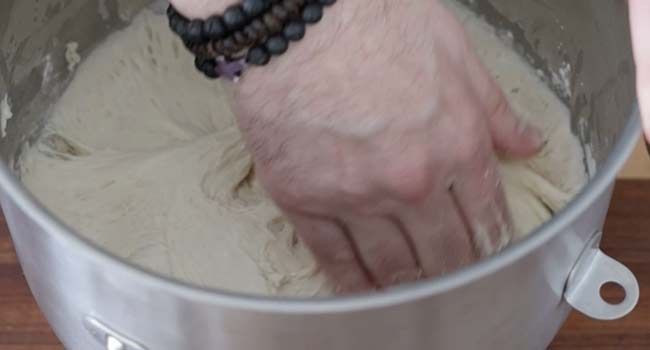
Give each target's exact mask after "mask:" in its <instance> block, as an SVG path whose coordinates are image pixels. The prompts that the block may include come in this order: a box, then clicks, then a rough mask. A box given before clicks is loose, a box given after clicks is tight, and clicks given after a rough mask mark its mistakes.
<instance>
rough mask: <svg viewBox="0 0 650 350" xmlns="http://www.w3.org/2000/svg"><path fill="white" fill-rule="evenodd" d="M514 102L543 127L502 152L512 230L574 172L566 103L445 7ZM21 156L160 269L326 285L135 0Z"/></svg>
mask: <svg viewBox="0 0 650 350" xmlns="http://www.w3.org/2000/svg"><path fill="white" fill-rule="evenodd" d="M456 10H457V11H458V12H459V15H460V16H461V17H462V18H463V21H464V22H465V24H466V26H467V28H468V30H469V33H470V36H471V37H472V38H473V40H474V41H475V42H476V45H477V48H478V50H479V52H480V54H481V57H482V58H483V59H484V61H485V63H486V64H487V65H488V67H489V68H490V71H491V72H492V74H494V75H495V77H496V78H497V79H498V81H499V83H500V84H501V85H502V86H503V88H504V90H505V92H506V93H507V95H508V98H509V99H510V101H511V103H512V105H513V108H514V109H515V110H516V111H517V112H518V113H519V114H520V115H521V116H522V118H525V119H526V120H527V121H528V122H530V123H531V124H534V125H536V126H538V127H539V128H541V129H542V130H543V131H544V134H545V136H546V137H547V138H548V140H549V143H548V145H547V146H546V147H545V149H544V150H543V152H542V153H541V154H540V155H539V156H538V157H536V158H534V159H531V160H527V161H525V162H512V161H506V160H504V161H502V166H501V170H502V172H503V177H504V184H505V191H506V194H507V198H508V202H509V204H510V207H511V209H512V213H513V218H514V223H515V229H516V232H517V236H518V237H522V236H523V235H525V234H526V233H528V232H530V231H531V230H532V229H534V228H535V227H537V226H538V225H540V224H541V223H543V222H544V221H546V220H548V219H549V218H550V217H551V215H552V212H553V211H556V210H558V209H560V208H561V207H562V206H564V205H565V204H566V203H567V202H568V201H569V200H570V199H571V198H572V196H573V195H574V194H575V193H576V192H577V191H578V190H579V189H580V188H581V186H582V185H583V184H584V183H585V182H586V180H587V176H586V174H585V171H584V167H583V161H582V153H581V148H580V144H579V143H578V141H577V139H576V138H575V137H574V136H573V135H572V134H571V132H570V128H569V112H568V110H567V108H566V107H565V106H564V105H563V104H562V103H561V102H560V101H559V100H558V99H557V98H556V96H555V95H554V94H553V93H551V91H550V90H549V89H548V88H547V87H546V85H544V84H543V83H542V82H541V81H540V79H539V78H538V76H537V75H536V74H535V71H534V70H533V69H532V68H531V67H529V66H528V65H527V64H526V63H525V62H524V61H523V60H522V59H520V58H519V56H518V55H517V54H515V53H514V52H513V51H512V50H510V49H509V48H508V46H507V45H506V44H505V43H503V42H502V41H500V40H499V39H498V38H497V36H496V35H495V34H494V31H493V30H492V29H491V28H490V27H488V26H487V24H485V23H483V22H481V21H480V20H478V19H477V18H476V17H475V16H473V15H471V14H470V13H469V12H468V11H466V10H464V9H460V8H456ZM77 69H78V71H77V73H76V77H75V78H74V79H73V81H72V82H71V84H70V86H69V87H68V89H67V90H66V92H65V93H64V94H63V96H62V97H61V99H60V100H59V101H58V103H57V104H56V106H55V107H54V108H53V111H52V115H51V118H50V119H49V120H48V122H47V124H46V126H45V129H44V132H43V134H42V135H41V137H40V138H39V140H38V141H37V142H35V144H34V145H32V146H30V147H29V148H28V149H27V150H26V151H25V152H24V154H23V155H22V157H21V160H20V162H19V163H20V172H21V177H22V180H23V181H24V183H25V184H26V185H27V186H28V188H29V189H30V190H31V191H32V192H33V193H34V194H35V195H36V196H37V197H38V198H39V199H40V200H41V201H42V202H43V203H44V204H45V205H46V206H47V207H48V208H50V209H51V210H52V211H53V212H54V213H55V214H57V215H58V216H59V217H61V218H62V220H63V221H64V222H66V223H67V224H68V225H70V226H71V227H73V228H75V229H76V230H78V231H79V232H80V233H81V234H83V235H84V236H86V237H88V238H89V239H90V240H92V241H94V242H96V243H97V244H99V245H100V246H102V247H104V248H105V249H106V250H108V251H109V252H112V253H114V254H115V255H117V256H120V257H122V258H124V259H126V260H129V261H131V262H133V263H135V264H137V265H139V266H142V267H144V268H146V269H149V270H152V271H155V272H158V273H160V274H163V275H167V276H171V277H173V278H176V279H179V280H183V281H186V282H189V283H193V284H197V285H200V286H206V287H215V288H221V289H226V290H230V291H237V292H244V293H255V294H271V295H284V296H298V297H308V296H315V295H328V294H331V293H332V292H333V289H332V288H331V286H330V285H329V284H328V283H327V281H326V279H325V278H324V277H323V275H322V273H320V272H319V271H318V269H317V266H316V264H315V263H314V260H313V258H312V256H311V255H310V253H309V251H308V250H307V249H306V248H305V247H304V246H303V245H302V244H301V242H300V241H298V240H297V239H296V237H295V236H294V232H293V229H292V228H291V226H290V225H289V224H288V223H287V221H286V220H285V219H284V218H283V217H282V215H281V213H280V212H279V211H278V209H276V207H275V206H274V205H273V203H272V202H271V201H270V200H269V199H268V198H267V197H266V196H265V195H264V192H263V191H262V189H261V188H260V187H259V185H258V183H257V182H256V181H255V178H254V174H253V173H252V162H251V158H250V156H249V154H248V153H247V152H246V150H245V149H244V146H243V143H242V141H241V138H240V134H239V132H238V129H237V128H236V126H235V123H234V120H233V116H232V113H231V112H230V110H229V108H228V105H227V104H226V99H225V98H224V96H225V95H226V94H227V91H226V90H225V89H224V87H222V86H221V85H220V84H219V83H217V82H213V81H208V80H206V79H204V78H203V77H202V76H201V75H200V74H198V73H197V72H196V71H195V69H194V67H193V65H192V58H191V57H190V55H189V54H188V53H187V52H186V51H185V49H184V48H183V46H182V44H181V43H180V42H179V41H178V40H176V39H175V38H174V37H173V36H172V34H171V33H170V32H169V30H168V29H167V25H166V20H165V18H164V17H161V16H159V15H156V14H154V13H152V12H150V11H148V10H145V11H143V12H142V13H141V14H140V15H138V16H137V17H136V18H135V19H134V21H133V23H132V25H130V26H129V27H127V28H126V29H124V30H123V31H121V32H118V33H115V34H114V35H112V36H111V37H110V38H109V39H108V40H106V42H105V43H104V44H103V45H101V46H99V47H98V48H97V49H96V50H94V52H92V54H90V56H89V57H87V58H86V59H85V61H84V62H83V63H82V64H80V65H79V66H78V68H77Z"/></svg>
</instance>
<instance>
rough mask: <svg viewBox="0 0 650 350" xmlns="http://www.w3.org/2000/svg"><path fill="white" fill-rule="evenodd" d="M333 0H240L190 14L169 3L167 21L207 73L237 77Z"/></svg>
mask: <svg viewBox="0 0 650 350" xmlns="http://www.w3.org/2000/svg"><path fill="white" fill-rule="evenodd" d="M335 2H336V0H242V2H241V3H240V4H237V5H232V6H229V7H228V8H227V9H226V10H225V11H224V13H223V14H222V15H214V16H211V17H209V18H208V19H206V20H197V19H195V20H189V19H187V18H185V17H184V16H183V15H181V14H180V13H178V11H176V9H175V8H174V7H173V6H171V5H170V6H169V9H168V10H167V16H168V18H169V26H170V28H171V29H172V31H174V33H176V34H177V35H178V36H179V37H180V38H181V39H182V40H183V43H184V44H185V46H186V47H187V48H188V49H189V50H190V51H191V52H192V53H193V54H194V55H195V56H196V59H195V62H194V63H195V66H196V68H197V69H198V70H199V71H201V72H202V73H203V74H205V75H206V76H207V77H208V78H211V79H217V78H219V77H222V76H223V77H227V78H229V79H231V80H237V79H238V78H239V77H240V76H241V74H242V72H243V70H244V69H245V67H246V66H247V65H254V66H264V65H266V64H267V63H269V62H270V61H271V58H272V57H274V56H280V55H282V54H284V53H285V52H287V50H288V49H289V46H290V43H291V42H295V41H299V40H302V39H303V38H304V37H305V33H306V30H307V26H308V25H314V24H316V23H318V22H319V21H320V20H321V19H322V18H323V11H324V7H327V6H330V5H333V4H334V3H335Z"/></svg>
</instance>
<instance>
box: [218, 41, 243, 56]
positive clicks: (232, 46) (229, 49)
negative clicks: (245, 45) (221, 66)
mask: <svg viewBox="0 0 650 350" xmlns="http://www.w3.org/2000/svg"><path fill="white" fill-rule="evenodd" d="M219 42H221V43H222V45H223V46H222V51H221V53H223V54H226V55H230V54H234V53H236V52H237V51H239V50H241V47H240V46H239V45H237V43H236V42H235V39H234V38H233V37H227V38H225V39H223V40H219Z"/></svg>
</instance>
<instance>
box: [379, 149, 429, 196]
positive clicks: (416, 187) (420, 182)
mask: <svg viewBox="0 0 650 350" xmlns="http://www.w3.org/2000/svg"><path fill="white" fill-rule="evenodd" d="M432 173H433V172H432V168H431V167H430V166H429V161H425V160H424V159H412V160H406V161H404V160H402V161H398V162H396V163H395V164H393V165H391V166H389V167H388V168H387V171H386V179H385V181H386V182H387V185H388V188H389V190H390V191H391V192H393V193H394V194H396V195H397V196H398V197H399V198H400V199H403V200H408V201H420V200H423V199H424V198H426V197H427V196H428V194H429V192H430V191H431V189H432V187H433V180H434V179H433V174H432Z"/></svg>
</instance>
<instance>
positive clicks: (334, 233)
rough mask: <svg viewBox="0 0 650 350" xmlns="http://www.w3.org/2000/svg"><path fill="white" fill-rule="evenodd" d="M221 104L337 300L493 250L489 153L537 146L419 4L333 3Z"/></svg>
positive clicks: (498, 227)
mask: <svg viewBox="0 0 650 350" xmlns="http://www.w3.org/2000/svg"><path fill="white" fill-rule="evenodd" d="M187 1H189V0H187ZM194 1H199V0H194ZM177 2H179V3H180V2H182V0H177ZM198 12H200V11H198ZM198 12H197V13H198ZM233 103H234V106H235V111H236V114H237V115H238V118H239V119H238V120H239V124H240V127H241V129H242V131H243V133H244V137H245V139H246V142H247V144H248V147H249V149H250V151H251V152H252V153H253V155H254V158H255V162H256V173H257V174H258V176H259V179H260V181H261V182H262V184H263V185H264V187H265V188H266V189H267V191H268V193H269V194H270V196H271V197H272V198H273V199H274V200H275V201H276V203H277V204H278V205H279V206H280V207H281V209H282V210H283V211H284V212H285V213H286V215H287V216H288V217H289V219H290V220H291V221H292V223H293V224H294V225H295V227H296V229H297V232H298V234H299V235H300V237H301V239H302V240H303V241H304V242H305V243H306V244H307V245H308V246H309V247H310V248H311V249H312V251H313V253H314V255H315V257H316V258H317V260H318V261H319V263H320V264H321V267H322V268H323V269H324V271H325V272H326V273H328V274H329V276H331V278H332V279H333V280H334V281H336V282H337V283H338V285H339V286H340V290H341V291H342V292H353V291H360V290H367V289H372V288H381V287H387V286H392V285H395V284H398V283H400V282H404V281H412V280H415V279H417V278H419V277H431V276H438V275H440V274H443V273H445V272H448V271H451V270H453V269H456V268H458V267H462V266H465V265H467V264H469V263H471V262H473V261H475V260H476V259H478V258H479V257H481V256H484V255H488V254H492V253H494V252H496V251H498V250H499V249H501V248H503V247H504V246H505V245H506V244H507V243H508V242H509V240H510V238H511V236H510V230H509V222H510V221H509V217H508V209H507V207H506V203H505V199H504V195H503V192H502V188H501V185H500V178H499V174H498V171H497V157H496V154H495V152H496V151H499V152H503V153H506V154H508V155H511V156H530V155H533V154H535V153H536V152H537V150H538V148H539V147H540V145H541V137H540V135H539V134H538V133H537V132H536V131H535V130H533V129H530V128H527V127H526V126H524V125H523V124H521V123H520V122H519V120H518V119H517V117H516V116H515V115H514V114H513V113H512V112H511V110H510V108H509V106H508V104H507V102H506V100H505V98H504V97H503V95H502V93H501V91H500V89H499V88H498V87H497V86H496V85H495V83H494V81H493V80H492V79H491V78H490V77H489V75H488V73H487V71H486V70H485V68H484V67H483V66H482V64H481V63H480V62H479V59H478V57H477V56H476V54H475V53H474V52H473V51H472V49H471V47H470V44H469V43H468V39H467V38H466V37H465V34H464V31H463V28H462V26H461V24H460V23H459V22H458V21H457V20H456V19H455V17H454V16H453V15H452V14H451V13H450V12H449V11H448V10H447V9H446V8H445V7H444V6H443V5H442V4H441V3H439V2H438V1H433V0H432V1H407V0H358V1H339V2H338V3H337V4H336V5H334V6H333V7H331V8H329V9H328V10H327V12H326V14H325V17H324V18H323V21H322V22H321V23H319V24H318V25H316V26H314V27H311V28H310V29H309V31H308V33H307V37H306V38H305V39H304V40H303V41H301V42H299V43H297V44H295V45H293V46H292V47H291V49H290V50H289V52H287V54H285V55H283V56H282V57H279V58H277V59H275V60H273V61H272V63H271V64H269V65H268V66H267V67H264V68H261V69H257V68H256V69H251V70H249V71H247V72H246V75H245V77H244V79H243V80H242V82H240V83H239V84H237V85H236V86H235V93H234V101H233Z"/></svg>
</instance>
